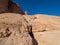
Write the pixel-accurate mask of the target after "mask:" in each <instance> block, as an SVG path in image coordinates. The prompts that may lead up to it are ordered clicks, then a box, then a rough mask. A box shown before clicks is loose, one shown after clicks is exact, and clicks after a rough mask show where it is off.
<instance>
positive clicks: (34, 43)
mask: <svg viewBox="0 0 60 45" xmlns="http://www.w3.org/2000/svg"><path fill="white" fill-rule="evenodd" d="M29 34H30V36H31V37H32V42H33V45H38V42H37V40H36V39H35V37H34V34H33V32H32V25H30V26H29Z"/></svg>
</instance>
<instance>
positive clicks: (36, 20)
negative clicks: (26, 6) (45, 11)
mask: <svg viewBox="0 0 60 45" xmlns="http://www.w3.org/2000/svg"><path fill="white" fill-rule="evenodd" d="M24 17H25V18H26V19H27V21H28V22H29V23H30V25H32V31H33V32H35V31H37V32H40V31H48V30H56V29H60V17H56V16H48V15H39V14H38V15H34V16H24Z"/></svg>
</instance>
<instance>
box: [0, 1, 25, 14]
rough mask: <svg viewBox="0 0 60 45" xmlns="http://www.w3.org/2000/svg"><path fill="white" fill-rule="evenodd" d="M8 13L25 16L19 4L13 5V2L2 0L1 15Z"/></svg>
mask: <svg viewBox="0 0 60 45" xmlns="http://www.w3.org/2000/svg"><path fill="white" fill-rule="evenodd" d="M7 12H10V13H19V14H24V13H23V11H22V9H21V8H20V7H19V6H18V4H16V3H13V2H12V1H11V0H0V13H7Z"/></svg>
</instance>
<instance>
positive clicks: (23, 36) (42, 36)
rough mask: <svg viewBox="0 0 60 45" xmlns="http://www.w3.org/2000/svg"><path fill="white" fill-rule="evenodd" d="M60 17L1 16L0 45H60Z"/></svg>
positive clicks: (9, 14) (4, 14) (7, 14)
mask: <svg viewBox="0 0 60 45" xmlns="http://www.w3.org/2000/svg"><path fill="white" fill-rule="evenodd" d="M59 34H60V17H57V16H48V15H41V14H38V15H34V16H28V15H21V14H17V13H3V14H0V45H60V36H59Z"/></svg>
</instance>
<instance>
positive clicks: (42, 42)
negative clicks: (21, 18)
mask: <svg viewBox="0 0 60 45" xmlns="http://www.w3.org/2000/svg"><path fill="white" fill-rule="evenodd" d="M34 36H35V39H36V40H37V42H38V45H60V30H58V31H57V30H55V31H46V32H36V33H34Z"/></svg>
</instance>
